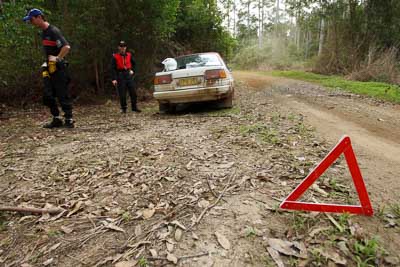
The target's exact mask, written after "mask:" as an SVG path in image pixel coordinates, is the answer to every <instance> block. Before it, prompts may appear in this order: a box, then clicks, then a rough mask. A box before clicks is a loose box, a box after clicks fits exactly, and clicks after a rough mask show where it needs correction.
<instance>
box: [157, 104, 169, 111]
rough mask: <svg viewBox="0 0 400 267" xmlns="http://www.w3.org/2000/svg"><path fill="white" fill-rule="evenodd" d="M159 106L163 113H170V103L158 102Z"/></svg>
mask: <svg viewBox="0 0 400 267" xmlns="http://www.w3.org/2000/svg"><path fill="white" fill-rule="evenodd" d="M158 108H159V110H160V113H161V114H165V113H168V108H169V104H168V103H158Z"/></svg>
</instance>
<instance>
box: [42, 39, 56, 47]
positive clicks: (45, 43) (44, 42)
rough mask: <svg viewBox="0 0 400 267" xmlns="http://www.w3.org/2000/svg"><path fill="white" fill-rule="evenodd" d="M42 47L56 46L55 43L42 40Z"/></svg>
mask: <svg viewBox="0 0 400 267" xmlns="http://www.w3.org/2000/svg"><path fill="white" fill-rule="evenodd" d="M43 45H45V46H57V42H56V41H50V40H43Z"/></svg>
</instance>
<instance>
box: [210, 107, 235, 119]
mask: <svg viewBox="0 0 400 267" xmlns="http://www.w3.org/2000/svg"><path fill="white" fill-rule="evenodd" d="M207 113H208V114H209V115H210V116H211V117H212V116H216V117H218V116H224V115H239V114H240V108H239V107H236V106H234V107H232V108H225V109H217V110H212V111H209V112H207Z"/></svg>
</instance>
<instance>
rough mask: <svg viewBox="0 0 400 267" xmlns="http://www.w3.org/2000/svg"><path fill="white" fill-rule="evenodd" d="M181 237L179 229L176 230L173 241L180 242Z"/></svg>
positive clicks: (181, 233)
mask: <svg viewBox="0 0 400 267" xmlns="http://www.w3.org/2000/svg"><path fill="white" fill-rule="evenodd" d="M182 235H183V232H182V230H181V229H180V228H177V229H176V230H175V240H176V241H181V239H182Z"/></svg>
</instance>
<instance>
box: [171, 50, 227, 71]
mask: <svg viewBox="0 0 400 267" xmlns="http://www.w3.org/2000/svg"><path fill="white" fill-rule="evenodd" d="M175 60H176V62H177V63H178V69H191V68H199V67H208V66H222V63H221V61H220V59H219V58H218V56H217V55H215V54H197V55H189V56H183V57H178V58H175Z"/></svg>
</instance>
